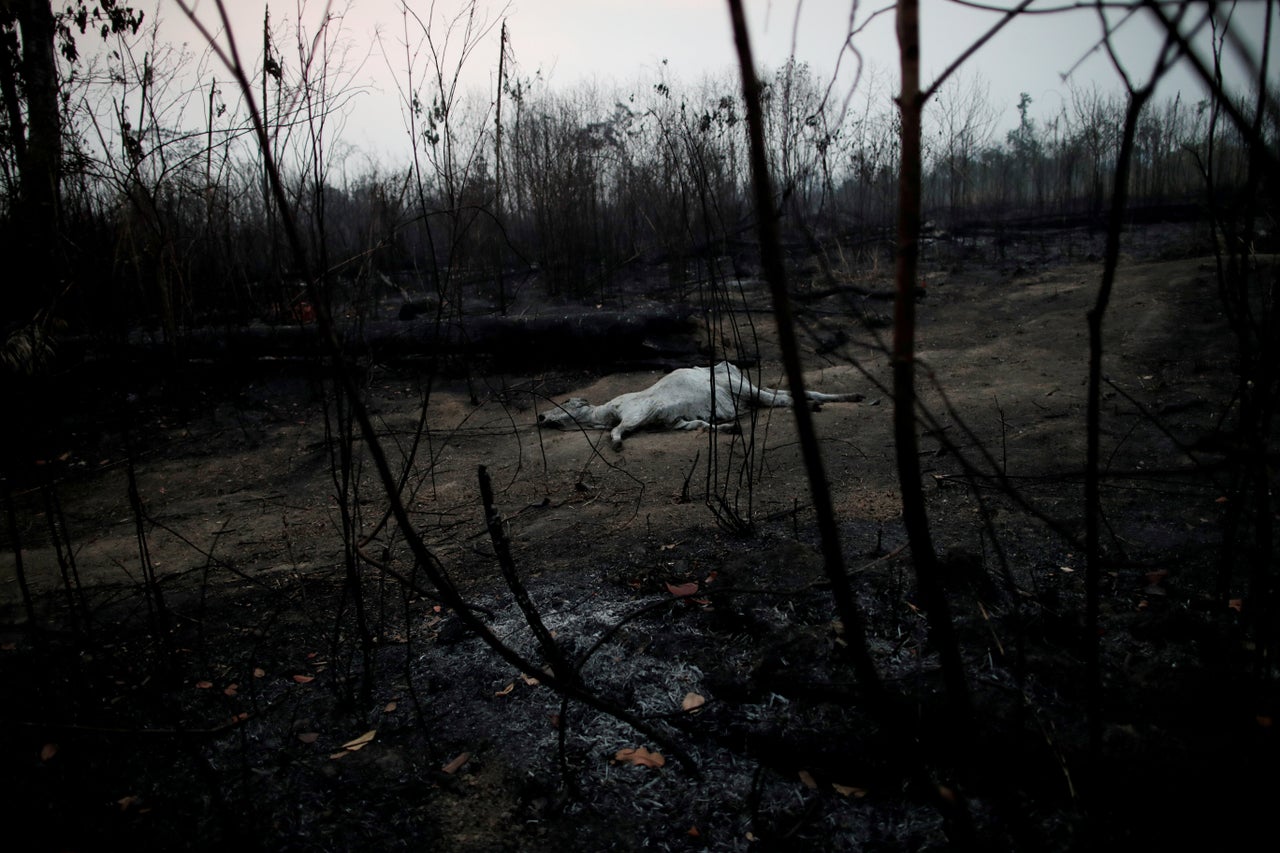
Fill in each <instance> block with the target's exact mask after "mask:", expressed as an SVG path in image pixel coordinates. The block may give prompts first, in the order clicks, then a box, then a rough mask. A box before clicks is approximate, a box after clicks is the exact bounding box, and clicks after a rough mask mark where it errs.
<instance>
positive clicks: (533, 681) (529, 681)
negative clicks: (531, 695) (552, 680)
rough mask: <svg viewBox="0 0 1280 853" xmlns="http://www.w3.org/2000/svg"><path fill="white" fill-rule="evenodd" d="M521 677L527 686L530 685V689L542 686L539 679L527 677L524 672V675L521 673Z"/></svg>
mask: <svg viewBox="0 0 1280 853" xmlns="http://www.w3.org/2000/svg"><path fill="white" fill-rule="evenodd" d="M520 677H521V678H523V679H524V683H525V684H527V685H529V686H530V687H537V686H538V685H539V684H541V683H542V682H541V681H539V680H538V679H536V678H534V677H533V676H530V675H525V674H524V673H523V672H522V673H520Z"/></svg>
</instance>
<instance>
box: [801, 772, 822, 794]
mask: <svg viewBox="0 0 1280 853" xmlns="http://www.w3.org/2000/svg"><path fill="white" fill-rule="evenodd" d="M796 775H798V776H799V777H800V782H801V784H803V785H804V786H805V787H806V788H808V789H809V790H810V791H816V790H818V782H817V780H816V779H814V778H813V774H812V773H810V772H809V771H808V770H801V771H800V772H799V773H798V774H796Z"/></svg>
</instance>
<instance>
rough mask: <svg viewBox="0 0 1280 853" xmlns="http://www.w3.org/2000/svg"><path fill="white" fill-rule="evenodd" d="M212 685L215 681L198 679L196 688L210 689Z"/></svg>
mask: <svg viewBox="0 0 1280 853" xmlns="http://www.w3.org/2000/svg"><path fill="white" fill-rule="evenodd" d="M212 686H213V682H212V681H197V682H196V689H197V690H208V689H209V688H210V687H212Z"/></svg>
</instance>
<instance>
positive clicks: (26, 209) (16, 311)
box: [4, 0, 62, 320]
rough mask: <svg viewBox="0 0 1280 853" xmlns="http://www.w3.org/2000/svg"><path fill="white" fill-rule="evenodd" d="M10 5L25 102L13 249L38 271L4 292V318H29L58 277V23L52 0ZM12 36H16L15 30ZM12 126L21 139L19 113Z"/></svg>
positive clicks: (8, 100) (45, 300)
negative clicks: (19, 36) (15, 28)
mask: <svg viewBox="0 0 1280 853" xmlns="http://www.w3.org/2000/svg"><path fill="white" fill-rule="evenodd" d="M8 10H9V14H10V15H12V18H11V19H10V22H11V23H10V27H12V23H14V22H16V24H17V28H18V32H19V33H20V34H21V37H22V45H21V51H22V52H21V57H20V59H19V60H18V69H19V71H20V74H21V79H22V86H21V92H22V94H24V95H25V96H26V106H27V115H26V128H25V129H26V137H25V139H22V141H21V142H19V143H15V146H14V153H15V154H16V155H17V162H18V202H17V205H16V206H15V209H14V211H13V214H14V216H13V222H14V223H15V224H16V229H17V231H16V233H14V234H13V235H12V236H13V239H15V244H14V248H15V250H16V251H21V252H23V253H26V254H27V255H28V256H29V263H30V266H28V269H33V270H37V271H38V272H39V274H38V275H36V276H34V277H26V278H24V279H22V280H20V281H19V282H18V283H17V284H18V286H17V287H15V288H14V289H12V290H11V291H10V292H8V293H6V294H5V300H4V301H5V303H6V304H7V305H8V306H9V308H8V311H7V312H6V314H7V315H8V316H7V317H6V319H10V320H30V319H31V317H32V316H33V315H34V314H35V312H36V311H37V310H39V309H40V308H41V307H42V306H45V305H47V304H48V303H49V301H50V299H51V298H52V296H53V294H54V292H55V291H54V286H53V285H54V283H55V282H57V280H58V279H59V276H58V274H57V272H56V269H55V267H54V264H55V262H56V261H57V259H58V257H59V253H58V252H57V251H56V241H57V235H58V223H59V219H60V204H59V191H58V182H59V179H60V176H61V169H62V126H61V122H60V120H59V117H58V69H57V64H56V62H55V59H54V45H53V40H54V33H55V23H54V17H53V8H52V6H51V5H50V3H49V2H48V0H14V2H12V3H10V4H8ZM9 35H10V38H12V36H13V31H12V29H10V32H9ZM10 47H11V48H12V45H10ZM11 62H12V57H11ZM11 71H12V66H10V68H8V69H6V76H9V77H10V80H9V82H8V83H6V84H5V86H4V94H5V101H6V103H7V104H8V105H9V111H10V118H11V119H12V117H13V116H12V112H13V107H14V106H16V100H17V99H16V94H14V95H13V97H11V95H10V91H9V90H10V88H12V89H13V90H14V92H15V93H16V92H17V89H18V87H17V86H16V84H15V85H11V84H14V81H13V80H12V76H11V73H10V72H11ZM11 130H12V132H13V133H14V134H15V138H17V139H21V137H22V131H23V125H22V122H21V118H20V117H19V120H18V122H17V123H16V124H11ZM19 288H20V289H19Z"/></svg>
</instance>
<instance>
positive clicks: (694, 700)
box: [680, 693, 707, 711]
mask: <svg viewBox="0 0 1280 853" xmlns="http://www.w3.org/2000/svg"><path fill="white" fill-rule="evenodd" d="M705 704H707V699H706V697H705V696H699V695H698V694H697V693H686V694H684V700H683V701H681V702H680V710H682V711H695V710H697V709H698V708H701V707H702V706H703V705H705Z"/></svg>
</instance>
